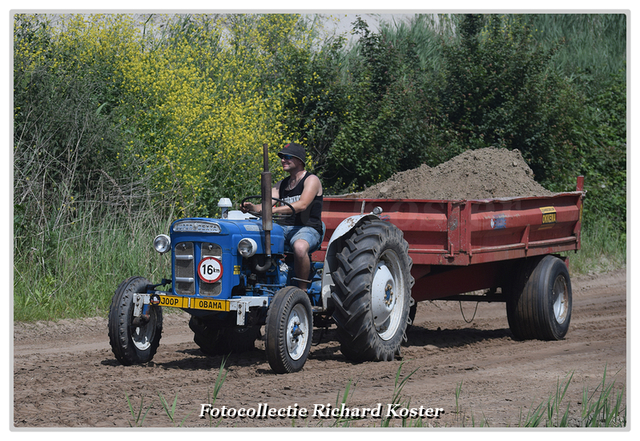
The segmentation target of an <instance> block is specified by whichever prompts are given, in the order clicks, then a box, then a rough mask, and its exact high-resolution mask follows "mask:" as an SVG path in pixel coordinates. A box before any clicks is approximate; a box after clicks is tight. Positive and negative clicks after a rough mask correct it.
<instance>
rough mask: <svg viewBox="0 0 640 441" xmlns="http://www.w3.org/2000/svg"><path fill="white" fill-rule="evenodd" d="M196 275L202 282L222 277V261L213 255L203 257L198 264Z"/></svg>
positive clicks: (211, 281)
mask: <svg viewBox="0 0 640 441" xmlns="http://www.w3.org/2000/svg"><path fill="white" fill-rule="evenodd" d="M198 275H199V276H200V279H202V281H203V282H206V283H215V282H217V281H218V280H220V278H221V277H222V263H221V262H220V261H219V260H218V259H216V258H215V257H205V258H204V259H202V260H201V261H200V264H199V265H198Z"/></svg>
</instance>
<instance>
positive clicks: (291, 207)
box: [240, 195, 296, 222]
mask: <svg viewBox="0 0 640 441" xmlns="http://www.w3.org/2000/svg"><path fill="white" fill-rule="evenodd" d="M249 199H261V200H262V196H260V195H255V196H247V197H246V198H244V199H243V200H241V201H240V206H241V207H242V206H243V205H244V203H245V202H246V201H248V200H249ZM271 199H273V200H274V201H276V202H280V203H283V204H284V205H286V206H287V207H289V208H290V209H291V213H290V214H273V215H272V217H273V220H274V221H275V222H278V219H286V218H287V217H289V216H290V217H291V218H292V220H293V218H294V216H295V214H296V210H295V209H294V208H293V206H292V205H291V204H290V203H288V202H285V201H283V200H282V199H278V198H274V197H272V198H271ZM247 213H249V214H250V215H252V216H255V217H257V218H261V217H262V212H260V213H259V212H257V211H251V210H247Z"/></svg>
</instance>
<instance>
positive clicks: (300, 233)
mask: <svg viewBox="0 0 640 441" xmlns="http://www.w3.org/2000/svg"><path fill="white" fill-rule="evenodd" d="M282 229H283V230H284V250H285V252H289V253H292V252H293V247H292V245H293V243H294V242H295V241H296V240H300V239H302V240H305V241H306V242H307V243H308V244H309V251H311V252H313V251H315V250H317V249H318V248H319V247H320V241H321V240H322V238H321V237H320V233H318V231H317V230H316V229H315V228H311V227H305V226H295V227H294V226H288V225H283V226H282Z"/></svg>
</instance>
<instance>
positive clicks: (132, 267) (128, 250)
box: [13, 218, 171, 321]
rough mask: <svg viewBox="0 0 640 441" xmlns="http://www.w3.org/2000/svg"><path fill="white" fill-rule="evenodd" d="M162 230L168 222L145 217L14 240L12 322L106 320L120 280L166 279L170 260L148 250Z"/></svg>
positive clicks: (72, 226)
mask: <svg viewBox="0 0 640 441" xmlns="http://www.w3.org/2000/svg"><path fill="white" fill-rule="evenodd" d="M168 226H169V222H168V221H164V222H163V221H161V220H158V219H151V218H139V219H137V220H136V221H131V222H126V223H125V222H120V223H117V222H115V221H113V220H108V219H107V220H101V221H99V222H95V221H91V220H87V221H86V222H82V220H78V221H77V222H75V223H73V224H69V225H66V226H64V227H63V228H60V229H58V230H57V231H54V232H51V233H48V234H47V237H46V238H45V239H44V240H40V241H38V239H39V238H38V237H36V238H32V239H31V240H22V241H16V246H15V247H14V273H13V274H14V280H13V287H14V296H13V300H14V304H13V307H14V319H15V320H16V321H34V320H58V319H63V318H81V317H91V316H106V314H107V311H108V308H109V304H110V301H111V297H112V296H113V293H114V291H115V289H116V287H117V286H118V284H119V283H120V282H121V281H123V280H124V279H126V278H128V277H130V276H134V275H140V276H143V277H146V278H149V279H150V281H151V282H155V281H157V282H159V281H160V279H162V278H163V277H170V275H171V267H170V259H168V258H167V256H161V255H159V254H158V253H157V252H156V251H155V250H154V249H153V247H152V241H153V238H154V237H155V236H156V235H158V234H160V233H166V232H167V231H168Z"/></svg>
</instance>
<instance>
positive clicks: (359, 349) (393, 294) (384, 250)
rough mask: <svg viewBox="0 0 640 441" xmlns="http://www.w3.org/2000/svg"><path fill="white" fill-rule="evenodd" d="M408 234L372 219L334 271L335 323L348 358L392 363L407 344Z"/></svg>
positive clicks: (342, 253) (361, 228) (355, 236)
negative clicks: (406, 237)
mask: <svg viewBox="0 0 640 441" xmlns="http://www.w3.org/2000/svg"><path fill="white" fill-rule="evenodd" d="M408 251H409V245H408V244H407V242H406V241H405V240H404V238H403V234H402V231H400V230H399V229H398V228H397V227H396V226H394V225H393V224H390V223H388V222H384V221H382V220H379V219H368V220H365V221H364V222H363V223H362V224H361V225H359V226H358V227H357V228H356V229H355V230H354V231H353V232H352V233H351V236H350V237H348V238H347V239H346V240H345V241H344V247H343V249H342V251H340V252H339V253H338V254H337V255H336V260H337V261H338V264H337V268H336V269H335V270H334V271H332V276H333V281H334V283H335V288H334V291H333V293H332V298H333V300H334V303H335V311H334V313H333V319H334V321H335V322H336V325H337V327H338V340H339V341H340V344H341V351H342V353H343V354H344V355H345V356H346V357H347V358H348V359H350V360H353V361H383V360H384V361H391V360H393V359H394V357H395V356H396V355H399V353H400V346H401V344H402V342H403V341H406V333H405V331H406V329H407V324H408V322H409V308H410V303H411V287H412V286H413V277H412V276H411V266H412V261H411V259H410V257H409V252H408Z"/></svg>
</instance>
